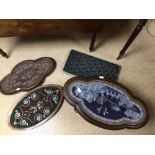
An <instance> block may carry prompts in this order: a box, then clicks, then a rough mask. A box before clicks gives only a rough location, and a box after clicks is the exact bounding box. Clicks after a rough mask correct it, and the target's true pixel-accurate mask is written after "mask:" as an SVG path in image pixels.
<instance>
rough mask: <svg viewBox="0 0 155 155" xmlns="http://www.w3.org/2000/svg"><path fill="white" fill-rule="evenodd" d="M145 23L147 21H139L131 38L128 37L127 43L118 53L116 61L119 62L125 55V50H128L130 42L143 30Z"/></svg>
mask: <svg viewBox="0 0 155 155" xmlns="http://www.w3.org/2000/svg"><path fill="white" fill-rule="evenodd" d="M146 23H147V19H141V20H139V23H138V25H137V26H136V28H135V30H134V31H133V32H132V34H131V36H130V37H129V39H128V41H127V42H126V44H125V45H124V47H123V49H122V50H121V51H120V53H119V56H118V57H117V60H119V59H120V58H121V57H122V56H123V55H124V54H125V52H126V50H127V49H128V48H129V46H130V45H131V44H132V42H133V41H134V40H135V38H136V37H137V36H138V34H139V33H140V32H141V30H142V29H143V27H144V25H145V24H146Z"/></svg>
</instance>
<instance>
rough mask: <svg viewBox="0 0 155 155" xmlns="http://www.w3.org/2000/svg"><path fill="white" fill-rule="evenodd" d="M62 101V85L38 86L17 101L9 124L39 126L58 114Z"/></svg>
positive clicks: (27, 126)
mask: <svg viewBox="0 0 155 155" xmlns="http://www.w3.org/2000/svg"><path fill="white" fill-rule="evenodd" d="M62 102H63V92H62V88H61V86H59V85H47V86H44V87H40V88H37V89H35V90H34V91H32V92H30V93H29V94H27V95H26V96H25V97H23V98H22V99H21V100H20V101H19V102H18V103H17V105H16V106H15V107H14V109H13V111H12V113H11V115H10V121H9V124H10V125H11V127H13V128H16V129H28V128H29V129H30V128H34V127H36V126H39V125H41V124H43V123H44V122H46V121H47V120H49V119H50V118H51V117H52V116H54V114H56V112H57V111H58V110H59V108H60V107H61V105H62Z"/></svg>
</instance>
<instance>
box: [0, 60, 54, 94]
mask: <svg viewBox="0 0 155 155" xmlns="http://www.w3.org/2000/svg"><path fill="white" fill-rule="evenodd" d="M42 58H49V59H51V60H52V62H53V69H52V70H51V71H49V72H48V73H46V74H45V75H42V77H41V78H40V79H41V80H40V81H38V83H37V84H36V85H33V86H31V87H29V88H20V90H13V91H11V92H10V93H7V92H6V91H4V90H3V88H2V83H3V81H5V79H7V78H8V77H9V76H10V75H12V74H13V73H14V70H15V69H16V67H18V66H19V65H22V64H23V63H25V62H27V61H39V60H40V59H42ZM56 66H57V63H56V61H55V59H53V58H50V57H41V58H39V59H36V60H24V61H22V62H20V63H18V64H17V65H15V67H14V68H13V69H12V71H11V73H10V74H8V75H6V76H5V77H4V78H3V79H2V80H1V81H0V91H1V92H2V93H3V94H4V95H13V94H16V93H18V92H25V91H29V90H32V89H34V88H36V87H38V86H40V85H42V84H43V83H44V82H45V80H46V78H47V76H49V75H50V74H52V73H53V72H54V70H55V69H56Z"/></svg>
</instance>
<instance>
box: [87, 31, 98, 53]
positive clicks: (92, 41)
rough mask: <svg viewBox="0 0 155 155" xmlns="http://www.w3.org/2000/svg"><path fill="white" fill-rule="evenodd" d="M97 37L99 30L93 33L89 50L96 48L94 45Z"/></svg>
mask: <svg viewBox="0 0 155 155" xmlns="http://www.w3.org/2000/svg"><path fill="white" fill-rule="evenodd" d="M96 37H97V32H95V33H93V36H92V39H91V43H90V46H89V51H90V52H91V51H93V50H94V49H95V47H94V45H95V41H96Z"/></svg>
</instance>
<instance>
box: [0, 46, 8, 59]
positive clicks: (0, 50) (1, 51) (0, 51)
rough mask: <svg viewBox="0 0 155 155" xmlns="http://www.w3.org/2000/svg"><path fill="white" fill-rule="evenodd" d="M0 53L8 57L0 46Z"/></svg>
mask: <svg viewBox="0 0 155 155" xmlns="http://www.w3.org/2000/svg"><path fill="white" fill-rule="evenodd" d="M0 54H1V55H2V56H3V57H5V58H8V57H9V56H8V55H7V54H6V53H5V52H4V51H3V50H2V49H1V48H0Z"/></svg>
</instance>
